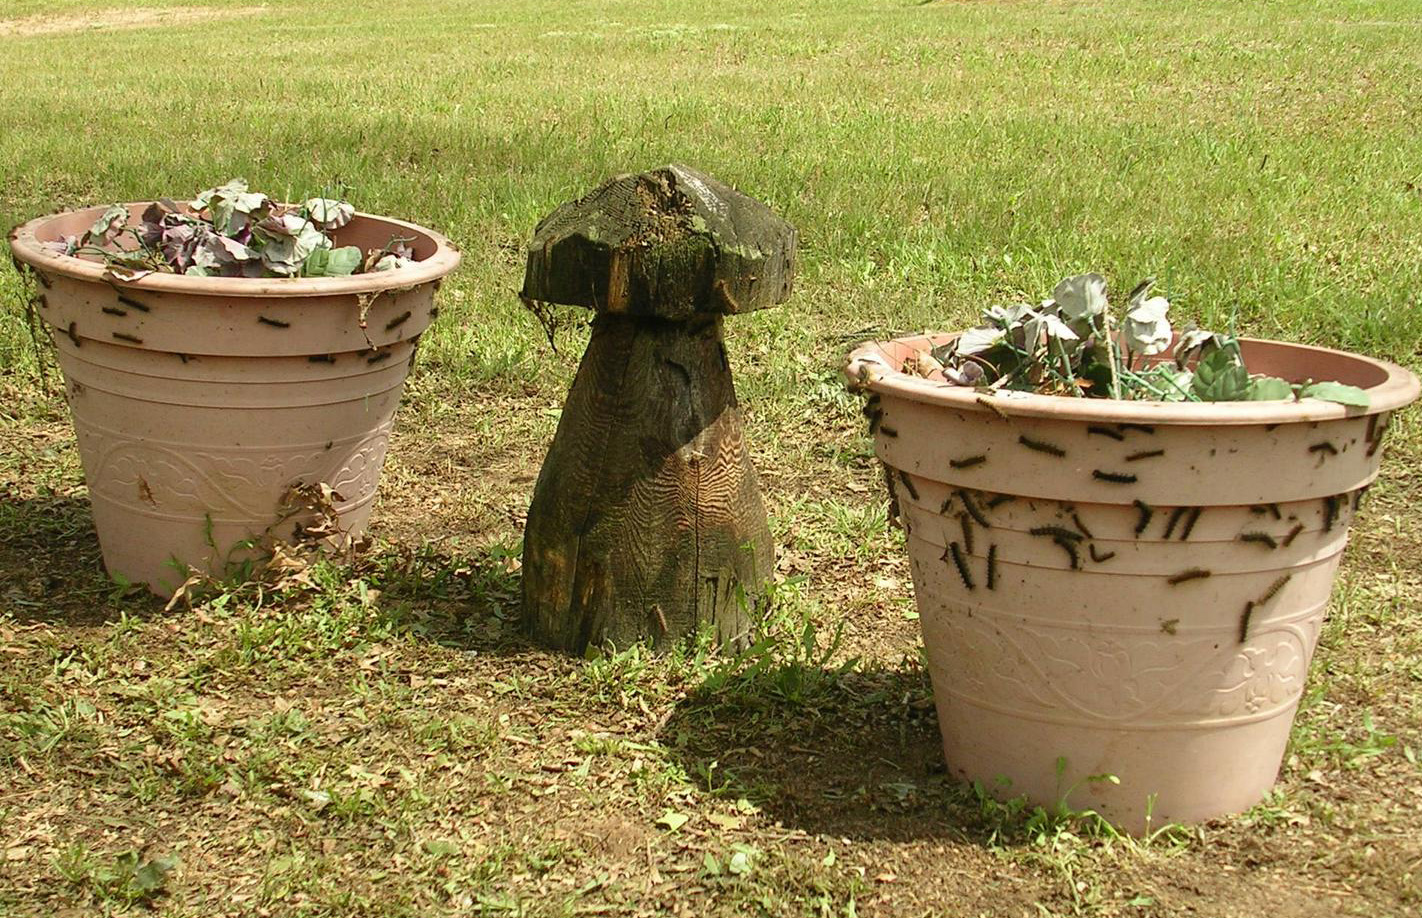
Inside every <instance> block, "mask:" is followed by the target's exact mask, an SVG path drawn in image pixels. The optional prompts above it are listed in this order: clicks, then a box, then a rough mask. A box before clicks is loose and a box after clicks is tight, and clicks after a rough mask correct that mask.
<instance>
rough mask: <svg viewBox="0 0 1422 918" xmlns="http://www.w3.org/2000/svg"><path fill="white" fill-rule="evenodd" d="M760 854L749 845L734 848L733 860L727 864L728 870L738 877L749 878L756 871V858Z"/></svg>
mask: <svg viewBox="0 0 1422 918" xmlns="http://www.w3.org/2000/svg"><path fill="white" fill-rule="evenodd" d="M759 853H760V852H758V851H757V850H756V849H755V848H752V847H750V846H749V845H735V846H733V849H732V854H731V859H730V860H729V861H727V862H726V870H727V871H729V872H730V873H733V874H735V875H736V876H738V877H743V876H747V875H748V874H750V872H751V871H752V870H753V869H755V858H756V855H757V854H759Z"/></svg>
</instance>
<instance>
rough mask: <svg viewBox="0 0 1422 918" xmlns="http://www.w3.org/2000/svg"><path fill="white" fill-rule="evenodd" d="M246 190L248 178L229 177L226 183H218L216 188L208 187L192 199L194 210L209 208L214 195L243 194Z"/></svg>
mask: <svg viewBox="0 0 1422 918" xmlns="http://www.w3.org/2000/svg"><path fill="white" fill-rule="evenodd" d="M246 190H247V180H246V179H244V178H234V179H228V180H227V182H226V183H225V184H222V185H218V186H217V187H216V188H209V189H207V190H206V191H204V192H202V193H201V194H199V195H198V196H197V197H196V198H193V201H192V208H193V210H206V209H207V205H208V202H210V201H211V200H212V199H213V197H215V196H218V195H221V196H224V197H226V196H230V195H238V194H242V193H243V192H245V191H246Z"/></svg>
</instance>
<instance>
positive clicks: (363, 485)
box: [76, 419, 391, 528]
mask: <svg viewBox="0 0 1422 918" xmlns="http://www.w3.org/2000/svg"><path fill="white" fill-rule="evenodd" d="M76 426H77V429H78V434H79V438H80V440H81V441H84V449H85V451H86V454H89V455H93V456H96V457H98V459H97V462H95V464H94V469H93V472H92V473H91V474H90V475H89V476H88V477H89V483H90V487H91V488H93V489H94V490H95V491H96V492H97V493H99V494H102V495H103V496H104V497H106V498H108V499H109V500H110V501H112V502H114V503H117V504H120V505H123V506H126V507H129V508H131V509H134V510H137V511H140V512H147V513H155V512H157V513H162V514H164V515H171V516H173V517H178V518H195V519H201V518H203V516H204V515H205V514H211V515H212V517H213V519H214V520H223V519H225V520H229V521H231V520H233V519H234V518H235V519H237V520H241V521H252V522H255V523H257V524H258V525H259V528H261V527H265V526H266V525H268V524H269V523H270V522H272V521H273V520H274V519H275V514H276V512H277V509H278V507H279V505H280V503H281V498H282V496H283V495H284V494H285V493H286V491H287V489H288V488H289V487H290V486H292V485H293V484H298V483H307V484H309V483H313V482H318V481H324V482H326V483H327V484H329V485H330V486H331V487H332V489H334V490H335V491H336V492H337V493H339V494H340V495H341V497H342V498H343V499H344V503H345V504H358V503H360V502H361V501H362V500H364V499H365V498H367V497H369V496H370V495H372V494H373V493H374V492H375V488H376V485H377V483H378V482H379V478H380V469H381V466H382V465H383V464H384V462H385V453H386V450H387V449H388V448H389V444H390V429H391V423H390V422H389V421H387V422H386V423H385V424H383V425H381V426H380V427H379V428H377V429H376V430H375V431H373V432H372V433H371V434H369V435H368V436H366V437H364V438H362V439H360V440H359V441H357V442H354V443H347V444H333V445H332V446H331V447H330V448H326V447H324V446H317V447H310V446H306V447H301V448H299V449H297V450H294V451H293V450H287V451H278V450H272V449H263V450H261V451H254V452H251V453H249V454H240V453H239V454H233V453H226V454H223V453H216V452H204V451H199V450H193V449H188V448H183V447H180V446H177V445H174V444H163V443H155V442H153V441H149V440H135V439H132V438H127V437H123V436H122V435H119V434H116V433H115V432H113V431H107V430H104V429H103V428H100V427H97V426H94V425H92V424H87V423H81V422H79V421H78V420H77V419H76ZM255 495H261V496H262V498H261V499H263V500H269V501H270V503H268V504H266V505H265V506H257V505H256V504H255V503H254V496H255Z"/></svg>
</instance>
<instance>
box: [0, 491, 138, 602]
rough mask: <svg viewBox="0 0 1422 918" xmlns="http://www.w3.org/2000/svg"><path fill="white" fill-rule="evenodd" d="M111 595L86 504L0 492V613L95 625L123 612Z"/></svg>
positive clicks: (63, 499) (75, 500)
mask: <svg viewBox="0 0 1422 918" xmlns="http://www.w3.org/2000/svg"><path fill="white" fill-rule="evenodd" d="M117 592H118V593H121V592H122V591H121V590H120V591H117ZM115 595H116V591H115V587H114V584H113V583H112V582H111V581H110V580H109V578H108V575H107V574H106V573H105V572H104V564H103V560H102V558H101V556H100V554H99V538H98V536H97V535H96V534H95V532H94V519H93V515H92V513H91V512H90V509H89V502H88V501H87V500H83V499H80V498H74V497H65V496H60V495H43V496H37V497H25V498H18V497H15V496H13V495H12V494H11V493H10V492H8V491H7V490H5V489H3V488H0V610H3V611H6V612H8V613H9V614H10V615H11V616H12V617H13V618H15V619H16V620H17V621H21V622H57V621H65V622H67V623H70V624H99V623H101V622H106V621H113V620H115V619H117V618H118V617H119V616H120V614H121V613H122V612H123V611H124V610H125V609H127V608H128V606H127V605H126V604H119V603H115V602H112V601H110V599H111V598H112V597H114V596H115ZM160 608H161V606H160Z"/></svg>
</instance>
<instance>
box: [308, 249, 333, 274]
mask: <svg viewBox="0 0 1422 918" xmlns="http://www.w3.org/2000/svg"><path fill="white" fill-rule="evenodd" d="M330 267H331V250H330V249H317V250H316V251H314V252H312V253H311V254H310V255H307V256H306V262H305V264H303V265H302V266H301V274H302V276H303V277H325V276H326V275H327V274H330V273H331V271H330Z"/></svg>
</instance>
